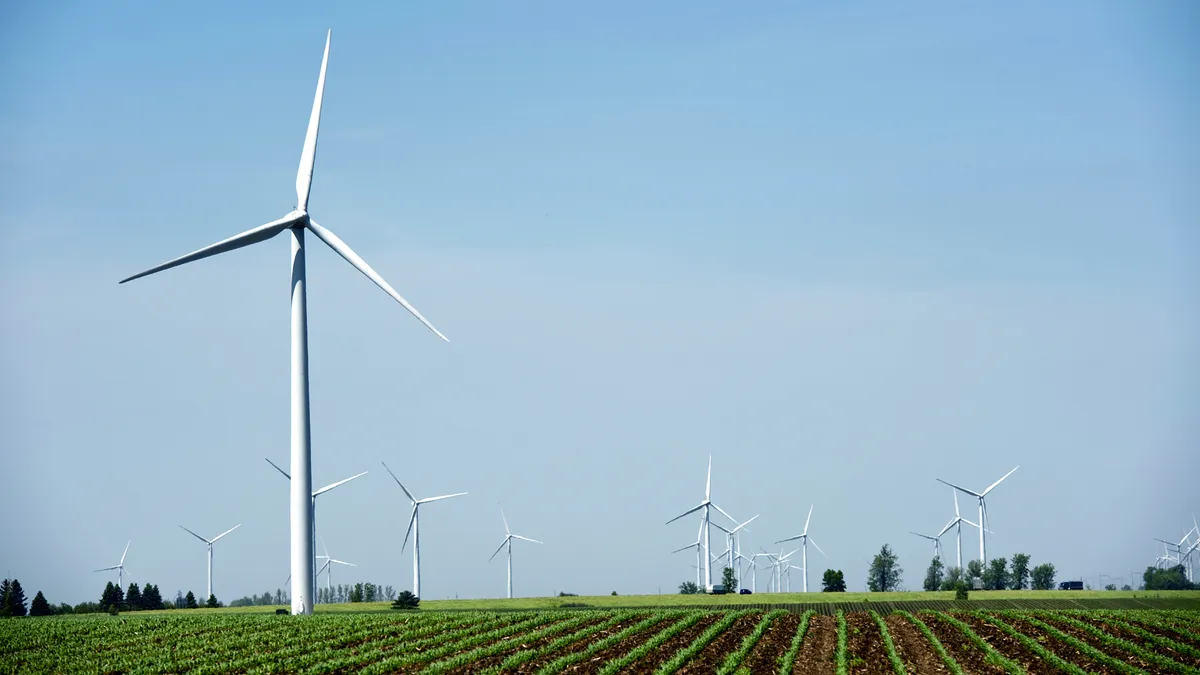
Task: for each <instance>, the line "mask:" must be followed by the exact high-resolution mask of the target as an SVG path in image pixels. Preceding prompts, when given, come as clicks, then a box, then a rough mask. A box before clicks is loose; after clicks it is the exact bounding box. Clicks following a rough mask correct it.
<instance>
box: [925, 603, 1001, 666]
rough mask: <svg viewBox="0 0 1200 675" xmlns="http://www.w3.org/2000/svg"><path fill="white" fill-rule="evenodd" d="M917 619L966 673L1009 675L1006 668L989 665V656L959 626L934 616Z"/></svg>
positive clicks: (926, 615) (928, 615)
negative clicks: (922, 622)
mask: <svg viewBox="0 0 1200 675" xmlns="http://www.w3.org/2000/svg"><path fill="white" fill-rule="evenodd" d="M917 617H918V618H919V619H921V621H924V622H925V625H926V626H929V630H930V631H932V632H933V634H934V635H936V636H937V639H938V641H939V642H941V643H942V646H943V647H945V648H946V651H947V652H949V654H950V658H952V659H954V660H955V662H957V663H958V665H959V666H961V667H962V669H963V671H964V672H966V673H969V674H970V675H1007V671H1006V670H1004V668H1001V667H1000V666H998V665H995V664H993V663H988V661H987V654H986V653H984V651H983V650H982V649H980V648H979V647H978V646H977V645H976V644H975V643H974V642H971V639H970V638H968V637H967V636H966V634H965V633H963V632H962V631H961V630H959V629H958V626H954V625H952V624H950V623H948V622H946V621H943V620H941V619H940V618H938V617H937V616H936V615H934V614H926V613H920V614H917ZM922 637H924V636H922Z"/></svg>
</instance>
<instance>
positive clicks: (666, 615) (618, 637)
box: [537, 611, 703, 675]
mask: <svg viewBox="0 0 1200 675" xmlns="http://www.w3.org/2000/svg"><path fill="white" fill-rule="evenodd" d="M681 615H683V618H682V619H681V620H680V623H683V622H685V621H689V620H691V619H692V614H686V615H685V613H684V612H682V611H665V612H655V613H654V614H651V615H650V616H649V617H647V618H645V619H643V620H641V621H639V622H637V623H635V624H633V625H632V626H630V627H628V628H626V629H625V630H623V631H621V632H619V633H613V634H612V635H609V636H608V637H606V638H604V639H603V640H598V641H596V642H593V643H592V644H590V645H588V647H587V649H584V650H582V651H578V652H573V653H571V654H567V655H565V656H563V657H561V658H559V659H556V660H554V661H552V662H550V663H548V664H546V665H545V666H543V667H542V668H541V669H540V670H538V671H537V675H557V673H561V672H562V671H563V670H565V669H567V668H569V667H571V666H573V665H575V664H576V663H579V662H581V661H584V660H587V659H590V658H592V656H594V655H595V654H597V653H599V652H602V651H604V650H605V649H608V648H609V647H612V646H613V645H616V644H619V643H620V642H621V641H622V640H624V639H625V638H627V637H629V636H631V635H636V634H638V633H640V632H642V631H644V630H646V629H647V628H651V627H653V626H655V625H656V624H659V623H662V622H663V621H664V620H666V619H674V618H677V617H680V616H681ZM694 615H695V619H694V620H692V623H695V622H696V621H699V620H700V616H702V615H703V613H702V612H694ZM688 625H691V624H688Z"/></svg>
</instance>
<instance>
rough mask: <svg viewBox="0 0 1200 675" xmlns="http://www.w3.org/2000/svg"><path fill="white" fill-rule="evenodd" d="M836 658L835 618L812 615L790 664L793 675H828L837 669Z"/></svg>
mask: <svg viewBox="0 0 1200 675" xmlns="http://www.w3.org/2000/svg"><path fill="white" fill-rule="evenodd" d="M836 658H837V619H836V618H835V617H832V616H824V615H821V614H818V615H815V616H813V618H812V620H811V621H810V622H809V624H808V634H807V635H805V636H804V642H801V643H800V653H799V654H797V655H796V663H795V664H793V666H792V673H793V675H829V673H833V672H835V671H836V670H837V661H836ZM764 672H769V671H764Z"/></svg>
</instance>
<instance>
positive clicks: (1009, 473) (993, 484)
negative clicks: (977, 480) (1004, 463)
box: [979, 465, 1021, 497]
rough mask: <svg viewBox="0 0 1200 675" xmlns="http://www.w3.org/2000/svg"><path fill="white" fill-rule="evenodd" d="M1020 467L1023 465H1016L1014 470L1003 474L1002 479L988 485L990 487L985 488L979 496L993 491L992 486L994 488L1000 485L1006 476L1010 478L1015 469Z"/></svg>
mask: <svg viewBox="0 0 1200 675" xmlns="http://www.w3.org/2000/svg"><path fill="white" fill-rule="evenodd" d="M1019 468H1021V467H1020V465H1017V466H1016V467H1015V468H1014V469H1013V470H1012V471H1009V472H1008V473H1006V474H1004V475H1003V476H1002V477H1001V478H1000V480H998V481H996V482H995V483H992V484H991V485H989V486H988V488H987V489H986V490H984V491H983V494H982V495H979V496H980V497H983V496H984V495H986V494H987V493H989V492H991V491H992V488H994V487H996V486H997V485H999V484H1000V483H1002V482H1004V479H1005V478H1008V477H1009V476H1011V475H1013V471H1016V470H1017V469H1019Z"/></svg>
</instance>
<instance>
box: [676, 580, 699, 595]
mask: <svg viewBox="0 0 1200 675" xmlns="http://www.w3.org/2000/svg"><path fill="white" fill-rule="evenodd" d="M679 592H680V593H681V594H683V595H695V594H697V593H699V592H700V587H699V586H697V585H696V582H694V581H685V582H683V583H682V584H679Z"/></svg>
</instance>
